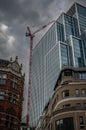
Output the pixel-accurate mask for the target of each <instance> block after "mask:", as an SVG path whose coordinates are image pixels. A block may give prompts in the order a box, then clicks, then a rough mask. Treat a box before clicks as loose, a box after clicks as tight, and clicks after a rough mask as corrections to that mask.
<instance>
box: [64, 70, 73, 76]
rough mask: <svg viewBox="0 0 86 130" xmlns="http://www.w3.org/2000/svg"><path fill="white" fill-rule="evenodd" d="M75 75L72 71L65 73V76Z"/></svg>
mask: <svg viewBox="0 0 86 130" xmlns="http://www.w3.org/2000/svg"><path fill="white" fill-rule="evenodd" d="M72 75H73V74H72V71H71V70H66V71H65V72H64V76H72Z"/></svg>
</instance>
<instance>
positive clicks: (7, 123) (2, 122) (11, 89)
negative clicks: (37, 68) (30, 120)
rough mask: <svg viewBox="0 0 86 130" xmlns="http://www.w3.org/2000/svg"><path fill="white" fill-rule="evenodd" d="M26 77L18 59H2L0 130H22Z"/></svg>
mask: <svg viewBox="0 0 86 130" xmlns="http://www.w3.org/2000/svg"><path fill="white" fill-rule="evenodd" d="M23 89H24V75H22V65H19V63H18V57H16V58H15V60H14V61H12V59H11V60H10V61H7V60H3V59H0V130H20V124H21V116H22V101H23Z"/></svg>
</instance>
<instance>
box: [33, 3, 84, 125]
mask: <svg viewBox="0 0 86 130" xmlns="http://www.w3.org/2000/svg"><path fill="white" fill-rule="evenodd" d="M84 12H86V7H83V6H81V5H79V4H78V3H74V5H73V6H72V7H71V8H70V9H69V10H68V12H67V13H62V14H61V15H60V17H59V18H58V19H57V20H56V23H55V24H53V25H52V26H51V27H50V29H49V30H48V31H47V33H46V34H45V35H44V36H43V38H42V39H41V40H40V42H39V43H38V44H37V46H36V47H35V48H34V49H33V58H32V83H31V93H30V97H31V99H30V125H31V126H35V125H36V124H37V121H38V119H39V117H40V116H41V115H42V111H43V109H44V106H45V104H46V103H47V102H48V100H49V99H50V98H51V97H52V94H53V88H54V86H55V83H56V80H57V77H58V75H59V73H60V71H61V69H63V68H64V67H68V66H73V67H79V68H83V67H85V66H86V52H85V49H86V42H85V39H86V31H85V30H86V13H84Z"/></svg>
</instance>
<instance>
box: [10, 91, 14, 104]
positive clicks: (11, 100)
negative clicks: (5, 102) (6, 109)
mask: <svg viewBox="0 0 86 130" xmlns="http://www.w3.org/2000/svg"><path fill="white" fill-rule="evenodd" d="M9 102H11V103H14V104H15V103H16V94H14V93H9Z"/></svg>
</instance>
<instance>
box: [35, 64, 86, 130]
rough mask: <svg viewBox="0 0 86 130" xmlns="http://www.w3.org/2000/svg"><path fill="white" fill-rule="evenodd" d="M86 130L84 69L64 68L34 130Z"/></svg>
mask: <svg viewBox="0 0 86 130" xmlns="http://www.w3.org/2000/svg"><path fill="white" fill-rule="evenodd" d="M69 129H70V130H86V68H85V67H84V68H72V67H67V68H64V69H63V70H62V71H61V72H60V75H59V77H58V80H57V82H56V85H55V88H54V94H53V96H52V98H51V99H50V101H49V102H48V104H47V105H46V107H45V109H44V112H43V114H42V116H41V117H40V119H39V122H38V125H37V128H36V130H69Z"/></svg>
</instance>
